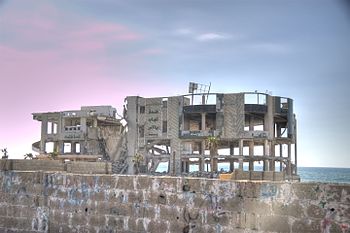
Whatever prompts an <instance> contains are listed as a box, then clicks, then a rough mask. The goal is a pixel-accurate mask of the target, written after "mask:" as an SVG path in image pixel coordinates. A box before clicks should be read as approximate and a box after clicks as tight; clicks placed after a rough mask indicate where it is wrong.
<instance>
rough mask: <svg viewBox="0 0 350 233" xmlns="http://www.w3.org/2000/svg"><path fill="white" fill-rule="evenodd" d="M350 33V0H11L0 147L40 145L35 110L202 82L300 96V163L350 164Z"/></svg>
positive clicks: (3, 48)
mask: <svg viewBox="0 0 350 233" xmlns="http://www.w3.org/2000/svg"><path fill="white" fill-rule="evenodd" d="M349 41H350V8H349V4H348V3H347V2H346V1H345V0H344V1H335V0H305V1H294V0H282V1H281V0H266V1H261V0H244V1H243V0H218V1H212V0H186V1H185V0H176V1H175V0H144V1H141V0H128V1H119V0H100V1H96V0H75V1H71V0H60V1H43V0H26V1H20V0H11V1H9V0H0V68H1V69H0V82H1V83H0V84H1V87H3V91H2V92H1V94H0V95H1V96H0V97H1V99H0V104H1V106H2V109H3V110H2V113H3V114H1V117H0V122H1V123H0V124H1V125H0V128H1V132H0V147H8V150H9V153H10V155H11V154H12V155H13V156H20V155H22V154H25V153H28V152H30V148H31V143H32V142H34V141H37V140H38V139H39V136H40V125H39V123H38V122H34V121H33V120H32V119H31V115H30V114H31V113H32V112H46V111H56V110H68V109H79V108H80V106H81V105H96V104H109V105H113V106H115V107H118V108H121V106H122V104H123V100H124V97H125V96H127V95H144V96H168V95H177V94H186V91H187V84H188V82H189V81H195V82H199V83H205V84H208V83H209V82H211V83H212V90H213V91H214V92H243V91H255V90H258V91H262V92H265V91H266V90H269V91H271V92H272V94H273V95H280V96H287V97H290V98H293V99H294V101H295V102H294V105H295V106H294V110H295V112H296V114H297V119H298V155H299V156H298V160H299V165H303V166H334V167H350V159H349V153H350V152H349V151H350V146H349V137H348V133H349V132H350V126H349V124H348V123H347V119H348V118H349V117H348V116H349V113H350V110H349V109H350V100H349V97H348V88H349V87H350V85H349V84H350V79H349V74H350V64H349V63H350V62H349V61H350V46H349ZM4 87H5V88H4ZM4 109H6V113H11V114H4V112H3V111H4Z"/></svg>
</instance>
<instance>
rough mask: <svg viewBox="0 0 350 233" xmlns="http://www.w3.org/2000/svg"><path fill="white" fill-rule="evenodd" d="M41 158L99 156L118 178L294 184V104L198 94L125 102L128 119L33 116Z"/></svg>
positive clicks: (250, 95) (96, 110)
mask: <svg viewBox="0 0 350 233" xmlns="http://www.w3.org/2000/svg"><path fill="white" fill-rule="evenodd" d="M33 118H34V119H35V120H38V121H40V122H41V140H40V141H39V142H36V143H34V144H33V150H34V151H36V152H38V153H39V154H49V153H50V152H57V154H58V155H75V156H78V157H79V156H83V155H84V156H88V155H89V156H95V157H98V158H101V159H102V160H107V161H111V162H113V164H112V165H115V166H114V167H115V169H114V170H113V172H115V173H128V174H134V173H135V158H136V157H137V158H141V160H140V161H138V163H139V164H138V166H137V171H140V172H141V173H145V174H166V175H174V176H187V175H192V176H205V177H213V175H214V176H217V175H218V174H219V173H229V174H233V175H234V176H232V178H233V179H237V180H247V179H248V180H249V179H255V180H295V179H298V176H297V127H296V117H295V114H294V111H293V100H292V99H290V98H286V97H280V96H272V95H271V94H267V93H257V92H244V93H216V94H214V93H193V94H188V95H181V96H169V97H157V98H143V97H140V96H128V97H126V98H125V105H124V113H123V120H125V123H126V124H124V125H122V124H121V119H117V118H116V109H115V108H112V107H111V106H95V107H81V109H80V110H77V111H63V112H48V113H33Z"/></svg>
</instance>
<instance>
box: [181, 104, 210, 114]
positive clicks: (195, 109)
mask: <svg viewBox="0 0 350 233" xmlns="http://www.w3.org/2000/svg"><path fill="white" fill-rule="evenodd" d="M183 112H184V113H216V105H212V104H211V105H189V106H184V107H183Z"/></svg>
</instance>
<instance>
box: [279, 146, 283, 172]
mask: <svg viewBox="0 0 350 233" xmlns="http://www.w3.org/2000/svg"><path fill="white" fill-rule="evenodd" d="M279 145H280V157H281V158H282V157H283V144H279ZM280 171H283V163H282V160H281V162H280Z"/></svg>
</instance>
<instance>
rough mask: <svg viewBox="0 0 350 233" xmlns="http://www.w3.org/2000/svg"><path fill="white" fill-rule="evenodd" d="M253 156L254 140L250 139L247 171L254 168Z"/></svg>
mask: <svg viewBox="0 0 350 233" xmlns="http://www.w3.org/2000/svg"><path fill="white" fill-rule="evenodd" d="M253 156H254V141H250V142H249V171H253V170H254V163H253Z"/></svg>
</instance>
